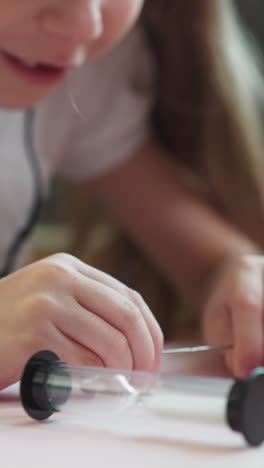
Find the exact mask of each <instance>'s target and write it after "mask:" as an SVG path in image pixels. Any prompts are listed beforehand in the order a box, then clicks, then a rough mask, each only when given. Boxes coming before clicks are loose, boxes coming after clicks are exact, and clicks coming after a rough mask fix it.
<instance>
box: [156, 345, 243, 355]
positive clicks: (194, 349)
mask: <svg viewBox="0 0 264 468" xmlns="http://www.w3.org/2000/svg"><path fill="white" fill-rule="evenodd" d="M233 347H234V345H232V344H229V345H221V346H208V345H203V346H191V347H185V348H168V349H164V350H163V351H162V354H175V353H200V352H204V351H222V350H225V349H232V348H233Z"/></svg>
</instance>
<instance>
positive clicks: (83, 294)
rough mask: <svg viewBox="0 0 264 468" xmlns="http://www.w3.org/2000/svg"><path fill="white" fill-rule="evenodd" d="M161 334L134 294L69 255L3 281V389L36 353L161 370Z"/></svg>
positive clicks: (0, 304)
mask: <svg viewBox="0 0 264 468" xmlns="http://www.w3.org/2000/svg"><path fill="white" fill-rule="evenodd" d="M162 346H163V339H162V333H161V330H160V328H159V326H158V324H157V322H156V320H155V319H154V317H153V315H152V313H151V312H150V310H149V308H148V307H147V305H146V304H145V302H144V301H143V299H142V298H141V296H140V295H139V294H137V293H136V292H135V291H132V290H130V289H129V288H127V287H126V286H125V285H123V284H122V283H120V282H119V281H117V280H115V279H114V278H112V277H111V276H108V275H106V274H104V273H102V272H101V271H98V270H96V269H94V268H92V267H90V266H88V265H86V264H84V263H82V262H81V261H80V260H77V259H76V258H75V257H72V256H70V255H67V254H57V255H53V256H51V257H48V258H46V259H44V260H41V261H39V262H36V263H34V264H32V265H30V266H27V267H26V268H23V269H21V270H20V271H18V272H16V273H14V274H12V275H10V276H7V277H6V278H4V279H2V280H0V388H1V387H4V386H6V385H8V384H11V383H13V382H15V381H16V380H18V379H19V378H20V376H21V371H22V368H23V366H24V364H25V363H26V360H27V359H28V358H29V357H30V355H31V354H33V353H34V352H36V351H38V350H41V349H49V350H51V351H54V352H55V353H57V354H58V355H59V357H60V358H61V359H63V360H65V361H66V362H68V363H70V364H82V365H92V366H108V367H115V368H128V369H140V370H141V369H142V370H158V368H159V364H160V355H161V350H162Z"/></svg>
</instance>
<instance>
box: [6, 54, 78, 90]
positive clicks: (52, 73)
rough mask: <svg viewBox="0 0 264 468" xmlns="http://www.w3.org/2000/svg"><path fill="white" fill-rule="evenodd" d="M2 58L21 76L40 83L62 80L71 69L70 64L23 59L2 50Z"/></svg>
mask: <svg viewBox="0 0 264 468" xmlns="http://www.w3.org/2000/svg"><path fill="white" fill-rule="evenodd" d="M1 55H2V59H3V60H4V62H5V63H6V64H7V65H8V66H9V68H12V70H13V71H14V72H15V73H16V74H17V75H19V76H21V77H24V78H25V79H27V80H28V81H31V82H33V83H38V84H52V83H53V82H56V81H59V80H61V79H62V78H63V77H64V76H65V74H66V72H67V71H69V69H70V65H69V64H66V63H64V64H56V65H55V64H52V63H45V62H43V63H42V62H37V63H36V62H35V63H33V62H31V61H30V60H22V59H20V58H18V57H16V56H14V55H11V54H9V53H7V52H2V53H1Z"/></svg>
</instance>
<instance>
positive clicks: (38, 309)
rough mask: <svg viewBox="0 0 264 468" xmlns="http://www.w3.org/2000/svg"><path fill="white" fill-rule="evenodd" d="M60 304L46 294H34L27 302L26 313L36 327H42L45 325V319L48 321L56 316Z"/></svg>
mask: <svg viewBox="0 0 264 468" xmlns="http://www.w3.org/2000/svg"><path fill="white" fill-rule="evenodd" d="M58 308H59V306H58V304H57V302H56V301H55V299H54V298H53V297H52V296H51V295H48V294H45V293H44V292H42V293H40V294H34V295H32V296H31V298H30V299H29V300H28V301H27V303H26V304H25V306H24V312H25V314H24V315H26V318H27V319H28V317H30V319H31V321H32V323H33V324H34V326H35V325H36V323H37V324H38V325H39V326H40V325H41V324H42V323H43V319H47V318H49V317H51V316H54V315H55V314H56V312H57V311H58Z"/></svg>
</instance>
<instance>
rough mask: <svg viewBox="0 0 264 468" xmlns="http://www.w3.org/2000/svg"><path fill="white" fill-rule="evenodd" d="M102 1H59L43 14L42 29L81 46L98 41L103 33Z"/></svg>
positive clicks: (41, 16)
mask: <svg viewBox="0 0 264 468" xmlns="http://www.w3.org/2000/svg"><path fill="white" fill-rule="evenodd" d="M101 4H102V0H59V1H57V2H56V3H55V4H53V5H51V6H49V7H46V9H45V10H43V11H42V12H41V15H40V18H39V19H40V23H41V27H42V28H43V29H44V30H45V31H46V32H49V33H52V34H55V35H58V36H61V37H64V38H65V40H69V41H72V42H75V43H79V44H88V43H89V42H91V41H94V40H95V39H98V38H99V37H100V36H101V34H102V31H103V22H102V11H101V9H102V6H101Z"/></svg>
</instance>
